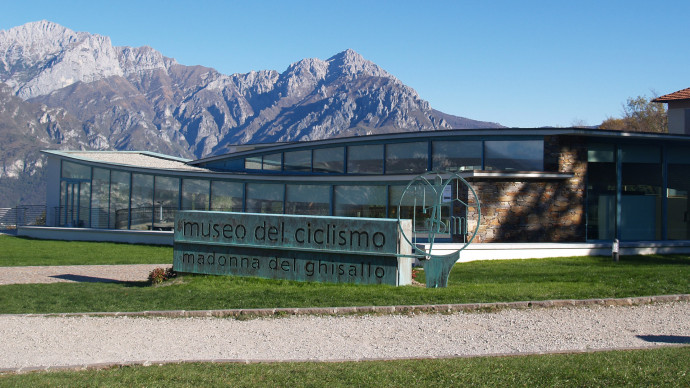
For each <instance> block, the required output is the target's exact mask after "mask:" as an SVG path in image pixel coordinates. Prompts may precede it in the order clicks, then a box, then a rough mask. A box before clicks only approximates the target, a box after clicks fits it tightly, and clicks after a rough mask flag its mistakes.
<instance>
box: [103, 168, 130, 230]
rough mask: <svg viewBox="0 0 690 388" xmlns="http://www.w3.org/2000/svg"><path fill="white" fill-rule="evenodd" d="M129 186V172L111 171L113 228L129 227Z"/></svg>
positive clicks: (111, 216) (111, 226) (111, 223)
mask: <svg viewBox="0 0 690 388" xmlns="http://www.w3.org/2000/svg"><path fill="white" fill-rule="evenodd" d="M129 186H130V176H129V173H128V172H124V171H111V172H110V217H109V221H108V222H109V223H110V228H111V229H127V228H128V227H129Z"/></svg>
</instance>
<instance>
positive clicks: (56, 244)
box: [0, 236, 172, 267]
mask: <svg viewBox="0 0 690 388" xmlns="http://www.w3.org/2000/svg"><path fill="white" fill-rule="evenodd" d="M161 263H169V264H172V247H168V246H152V245H139V244H116V243H105V242H82V241H55V240H34V239H28V238H21V237H13V236H0V267H14V266H26V265H83V264H84V265H85V264H161Z"/></svg>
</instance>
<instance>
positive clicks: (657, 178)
mask: <svg viewBox="0 0 690 388" xmlns="http://www.w3.org/2000/svg"><path fill="white" fill-rule="evenodd" d="M621 152H622V160H621V162H622V163H621V173H622V177H621V183H622V192H621V236H620V239H621V240H658V239H661V186H662V180H661V150H660V149H659V147H654V146H638V145H635V146H632V145H622V146H621Z"/></svg>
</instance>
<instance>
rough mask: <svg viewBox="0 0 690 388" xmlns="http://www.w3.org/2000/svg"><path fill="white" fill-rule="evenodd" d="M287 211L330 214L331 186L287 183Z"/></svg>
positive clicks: (291, 212) (320, 214)
mask: <svg viewBox="0 0 690 388" xmlns="http://www.w3.org/2000/svg"><path fill="white" fill-rule="evenodd" d="M285 191H286V198H285V213H286V214H306V215H315V216H328V215H330V214H331V187H330V186H321V185H287V186H286V188H285Z"/></svg>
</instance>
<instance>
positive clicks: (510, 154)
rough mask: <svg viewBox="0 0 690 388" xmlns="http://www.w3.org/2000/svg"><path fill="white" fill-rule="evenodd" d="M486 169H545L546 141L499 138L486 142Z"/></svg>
mask: <svg viewBox="0 0 690 388" xmlns="http://www.w3.org/2000/svg"><path fill="white" fill-rule="evenodd" d="M484 152H485V155H484V158H485V161H484V163H485V165H484V169H486V170H518V171H543V170H544V141H542V140H499V141H485V142H484Z"/></svg>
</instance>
